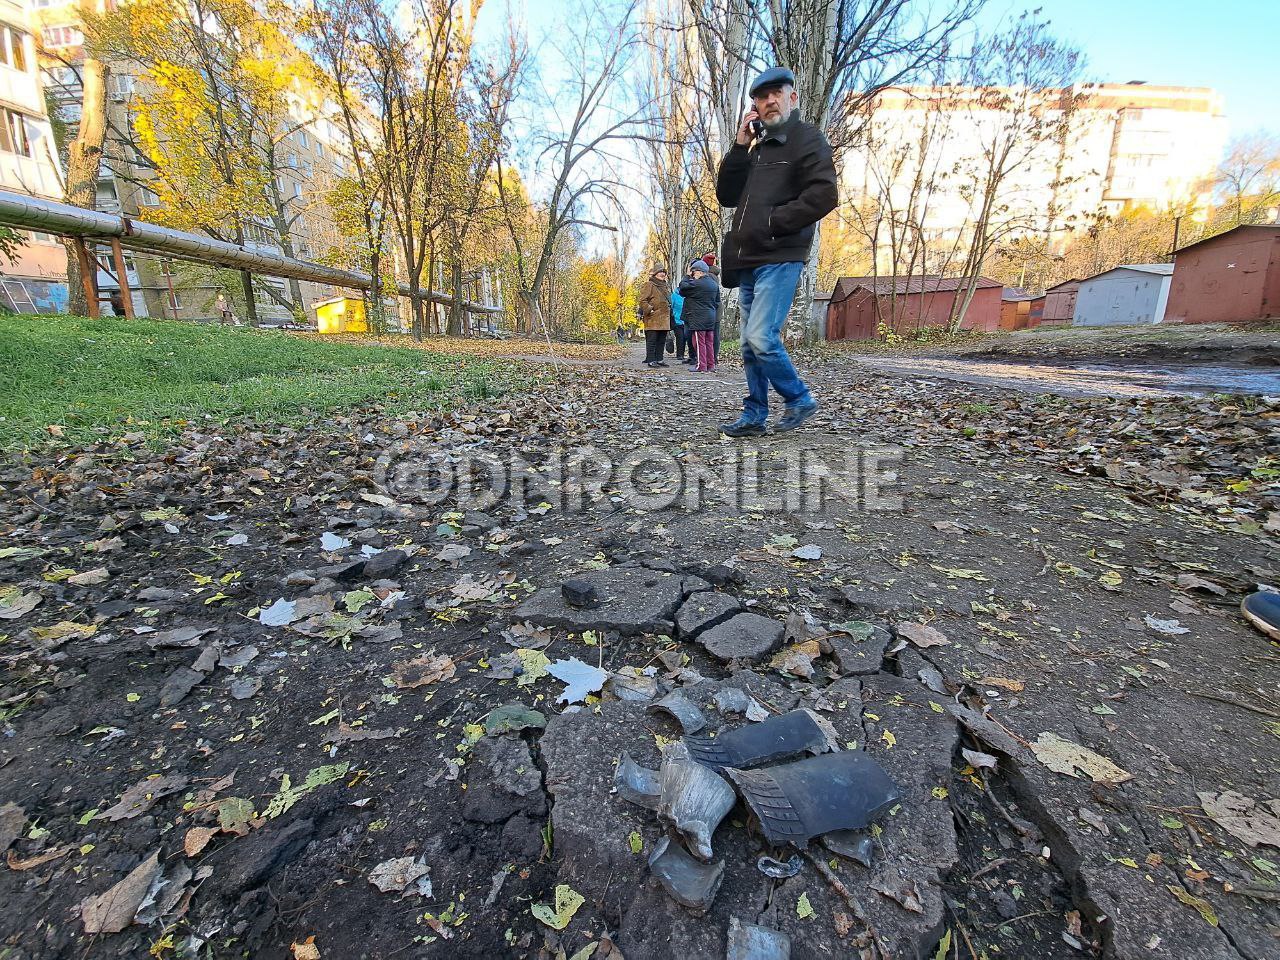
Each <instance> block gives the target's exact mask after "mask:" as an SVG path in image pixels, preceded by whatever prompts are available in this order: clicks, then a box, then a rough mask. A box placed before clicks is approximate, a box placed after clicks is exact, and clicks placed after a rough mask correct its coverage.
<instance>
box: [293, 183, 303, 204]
mask: <svg viewBox="0 0 1280 960" xmlns="http://www.w3.org/2000/svg"><path fill="white" fill-rule="evenodd" d="M293 199H295V200H301V199H302V184H300V183H295V184H294V185H293Z"/></svg>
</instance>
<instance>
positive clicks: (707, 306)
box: [680, 273, 720, 333]
mask: <svg viewBox="0 0 1280 960" xmlns="http://www.w3.org/2000/svg"><path fill="white" fill-rule="evenodd" d="M680 296H682V297H684V307H683V308H682V309H681V311H680V319H681V320H683V321H684V328H685V329H686V330H689V331H691V332H693V333H698V332H699V331H702V330H714V329H715V327H716V316H717V314H718V313H719V311H720V284H718V283H716V278H715V277H713V276H711V274H709V273H704V274H703V275H702V276H701V277H700V278H699V279H697V280H695V279H694V278H693V277H685V278H684V279H683V280H681V281H680Z"/></svg>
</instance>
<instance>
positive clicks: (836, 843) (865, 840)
mask: <svg viewBox="0 0 1280 960" xmlns="http://www.w3.org/2000/svg"><path fill="white" fill-rule="evenodd" d="M821 839H822V845H823V846H824V847H826V848H827V849H828V850H830V851H831V852H832V853H834V854H836V855H837V856H840V857H844V858H845V859H846V860H852V861H854V862H855V863H860V864H862V865H863V866H864V867H869V866H871V861H872V857H873V856H874V855H875V849H876V842H875V841H874V840H873V839H871V834H869V833H863V832H862V831H861V830H833V831H832V832H831V833H824V834H823V835H822V838H821Z"/></svg>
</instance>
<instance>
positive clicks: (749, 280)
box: [716, 67, 839, 437]
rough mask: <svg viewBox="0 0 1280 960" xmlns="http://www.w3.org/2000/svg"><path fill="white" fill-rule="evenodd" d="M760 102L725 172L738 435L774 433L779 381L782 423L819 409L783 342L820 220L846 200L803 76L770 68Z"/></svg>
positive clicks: (726, 278)
mask: <svg viewBox="0 0 1280 960" xmlns="http://www.w3.org/2000/svg"><path fill="white" fill-rule="evenodd" d="M751 102H752V105H753V109H751V110H748V111H747V113H746V114H745V115H744V116H743V118H742V124H741V126H740V127H739V128H738V136H737V140H736V141H735V142H734V144H733V146H732V147H731V148H730V149H729V152H728V153H726V154H725V156H724V159H723V160H721V161H720V169H719V171H718V172H717V174H716V198H717V199H718V200H719V201H720V205H721V206H722V207H735V208H736V210H735V212H734V215H733V222H732V226H731V228H730V230H729V232H728V233H727V234H725V237H724V244H723V246H722V247H721V250H720V254H721V257H720V259H721V262H720V268H721V276H720V281H721V283H723V284H724V285H725V286H726V287H738V288H739V290H740V293H739V295H738V302H739V304H740V306H741V309H742V365H743V369H744V372H745V373H746V378H747V396H746V397H745V398H744V399H743V402H742V416H741V417H740V418H739V419H738V420H737V421H736V422H735V423H732V424H726V425H724V426H722V427H721V428H720V430H721V432H722V433H724V434H725V435H726V436H730V437H754V436H760V435H762V434H763V433H764V432H765V422H766V421H767V420H768V419H769V388H770V387H773V388H774V389H775V390H777V391H778V393H780V394H781V395H782V399H783V401H784V402H785V403H786V410H785V412H784V413H783V415H782V417H781V418H780V419H779V421H778V423H777V427H776V429H777V430H778V431H785V430H794V429H795V428H796V427H798V426H800V425H801V424H802V423H804V422H805V421H806V420H808V419H809V418H810V417H812V416H813V415H814V414H815V413H817V411H818V402H817V401H816V400H814V399H813V396H812V394H810V393H809V388H808V387H807V386H805V383H804V381H803V380H801V379H800V374H799V373H797V372H796V368H795V364H793V363H792V362H791V357H789V356H788V355H787V350H786V347H784V346H783V345H782V327H783V324H784V323H785V322H786V319H787V313H788V311H790V309H791V302H792V300H794V299H795V293H796V284H797V283H798V282H799V280H800V274H801V273H802V272H803V270H804V264H805V260H806V259H807V258H808V256H809V248H810V246H812V243H813V237H814V233H815V230H816V227H815V224H817V222H818V221H819V220H821V219H822V218H823V217H825V216H826V215H827V214H828V213H830V212H831V211H832V210H834V209H835V208H836V205H837V203H838V202H839V196H838V194H837V192H836V168H835V163H834V162H833V160H832V157H831V144H829V143H828V142H827V138H826V137H824V136H823V135H822V131H821V130H819V129H818V128H817V127H815V126H814V125H813V124H811V123H805V122H804V121H803V120H801V119H800V113H799V110H798V109H797V107H798V106H799V98H798V96H797V94H796V91H795V75H794V74H793V73H792V72H791V71H790V70H787V69H785V68H783V67H774V68H772V69H769V70H766V71H765V72H764V73H762V74H760V75H759V76H758V77H756V79H755V81H754V82H753V83H752V84H751ZM756 124H759V130H758V132H757V130H756V128H755V125H756Z"/></svg>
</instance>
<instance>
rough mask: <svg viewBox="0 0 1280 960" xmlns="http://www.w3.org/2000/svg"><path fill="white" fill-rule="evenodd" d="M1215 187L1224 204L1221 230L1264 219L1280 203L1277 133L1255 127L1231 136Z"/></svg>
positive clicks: (1279, 166) (1278, 140)
mask: <svg viewBox="0 0 1280 960" xmlns="http://www.w3.org/2000/svg"><path fill="white" fill-rule="evenodd" d="M1216 186H1217V188H1218V193H1219V195H1220V196H1221V197H1222V200H1223V205H1224V207H1226V214H1227V216H1226V218H1225V219H1226V222H1225V223H1224V224H1223V229H1230V228H1231V227H1236V226H1239V225H1240V224H1242V223H1261V222H1263V221H1264V220H1265V219H1267V213H1268V211H1270V210H1271V209H1272V208H1274V207H1276V206H1277V204H1280V136H1277V135H1276V134H1274V133H1271V132H1270V131H1267V130H1254V131H1251V132H1249V133H1245V134H1241V135H1240V136H1237V137H1233V138H1232V140H1231V142H1230V143H1228V144H1227V155H1226V157H1225V158H1224V159H1223V161H1222V163H1221V164H1220V165H1219V167H1218V174H1217V178H1216ZM1271 216H1272V218H1274V214H1272V215H1271Z"/></svg>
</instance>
